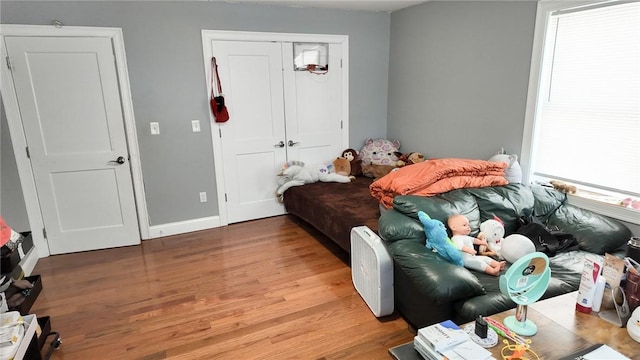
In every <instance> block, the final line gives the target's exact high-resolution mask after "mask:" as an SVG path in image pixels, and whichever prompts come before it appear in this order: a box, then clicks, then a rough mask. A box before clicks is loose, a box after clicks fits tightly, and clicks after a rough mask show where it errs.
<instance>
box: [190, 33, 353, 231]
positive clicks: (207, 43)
mask: <svg viewBox="0 0 640 360" xmlns="http://www.w3.org/2000/svg"><path fill="white" fill-rule="evenodd" d="M214 40H222V41H224V40H226V41H264V42H270V41H274V42H321V43H332V44H340V45H341V47H342V49H341V51H342V93H343V100H344V101H343V102H342V110H341V116H342V143H343V144H348V143H349V36H348V35H325V34H299V33H271V32H252V31H228V30H202V53H203V60H204V72H205V75H206V80H207V81H206V90H207V92H206V97H207V99H208V98H209V96H210V94H211V57H213V49H212V47H211V42H212V41H214ZM229 121H232V120H229ZM209 123H210V124H211V140H212V144H213V163H214V169H215V172H216V184H217V186H216V187H217V191H218V194H217V195H218V212H219V216H220V225H221V226H225V225H228V224H229V221H228V216H227V206H226V201H225V190H226V185H225V181H224V163H223V161H222V160H223V159H222V145H221V140H220V136H221V135H220V134H221V128H222V127H223V126H224V123H216V122H215V119H214V117H213V113H212V112H211V109H209Z"/></svg>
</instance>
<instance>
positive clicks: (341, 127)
mask: <svg viewBox="0 0 640 360" xmlns="http://www.w3.org/2000/svg"><path fill="white" fill-rule="evenodd" d="M340 129H344V127H343V126H342V120H340Z"/></svg>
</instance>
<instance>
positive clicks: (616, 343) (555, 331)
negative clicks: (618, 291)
mask: <svg viewBox="0 0 640 360" xmlns="http://www.w3.org/2000/svg"><path fill="white" fill-rule="evenodd" d="M577 294H578V293H577V292H572V293H568V294H564V295H560V296H556V297H553V298H550V299H546V300H542V301H538V302H536V303H534V304H531V305H529V308H528V311H527V319H529V320H531V321H533V322H534V323H535V324H536V325H537V326H538V333H537V334H536V335H534V336H531V337H529V339H531V349H533V350H534V351H535V352H536V354H538V356H539V357H540V359H559V358H561V357H563V356H567V355H569V354H572V353H574V352H577V351H580V350H584V349H586V348H588V347H590V346H591V345H594V344H597V343H603V344H607V345H609V346H610V347H612V348H614V349H616V350H617V351H618V352H620V353H622V354H624V355H626V356H627V357H629V358H631V359H638V358H640V343H637V342H635V341H634V340H633V339H631V337H630V336H629V334H628V333H627V329H626V328H619V327H616V326H615V325H613V324H611V323H609V322H607V321H605V320H602V319H600V317H599V316H598V314H597V313H591V314H583V313H581V312H578V311H576V310H575V305H576V297H577ZM510 315H515V309H511V310H507V311H504V312H501V313H499V314H495V315H491V316H490V317H491V318H492V319H495V320H498V321H500V322H502V320H503V319H504V318H505V317H507V316H510ZM502 340H503V338H502V337H499V342H498V345H496V346H494V347H492V348H490V349H489V350H490V351H491V353H492V354H493V356H494V357H495V358H496V359H501V358H502V357H501V354H500V351H501V349H502V347H503V343H502ZM389 354H390V355H391V356H392V358H394V359H397V360H412V359H416V360H419V359H420V360H421V359H422V357H421V356H420V355H419V354H418V353H417V352H416V351H415V350H414V349H413V342H409V343H406V344H402V345H399V346H396V347H394V348H391V349H389Z"/></svg>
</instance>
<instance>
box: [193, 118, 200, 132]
mask: <svg viewBox="0 0 640 360" xmlns="http://www.w3.org/2000/svg"><path fill="white" fill-rule="evenodd" d="M191 130H193V132H200V120H191Z"/></svg>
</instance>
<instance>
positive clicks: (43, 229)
mask: <svg viewBox="0 0 640 360" xmlns="http://www.w3.org/2000/svg"><path fill="white" fill-rule="evenodd" d="M42 236H44V238H45V239H46V238H47V229H45V228H42Z"/></svg>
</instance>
